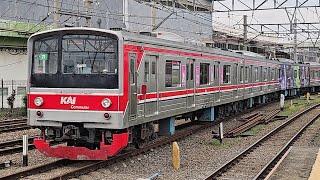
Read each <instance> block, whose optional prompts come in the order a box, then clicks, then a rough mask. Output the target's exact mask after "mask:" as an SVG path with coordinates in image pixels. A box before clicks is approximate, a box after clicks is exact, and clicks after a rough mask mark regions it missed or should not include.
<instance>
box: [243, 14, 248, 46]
mask: <svg viewBox="0 0 320 180" xmlns="http://www.w3.org/2000/svg"><path fill="white" fill-rule="evenodd" d="M247 18H248V16H247V15H244V16H243V48H244V50H245V51H247V50H248V47H247V40H248V21H247Z"/></svg>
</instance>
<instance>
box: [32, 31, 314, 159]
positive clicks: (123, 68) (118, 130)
mask: <svg viewBox="0 0 320 180" xmlns="http://www.w3.org/2000/svg"><path fill="white" fill-rule="evenodd" d="M28 58H29V75H28V76H29V79H28V82H29V83H28V84H29V87H28V124H29V125H30V126H33V127H37V128H39V129H41V136H40V137H39V138H36V139H35V140H34V145H35V146H36V148H37V149H38V150H39V151H40V152H42V153H44V154H45V155H47V156H50V157H57V158H65V159H73V160H105V159H108V157H111V156H115V155H117V154H118V153H119V152H120V151H121V150H123V149H124V148H126V147H127V146H129V145H134V146H136V147H141V146H143V145H144V144H146V143H148V142H149V141H150V140H152V139H154V138H155V137H156V136H157V135H170V134H173V133H174V120H175V118H176V117H180V118H185V119H191V120H192V121H214V120H215V119H216V118H219V117H225V116H229V115H232V114H234V113H239V112H242V111H243V110H245V109H247V108H250V107H252V106H254V105H256V104H261V103H266V102H268V101H271V100H274V99H276V98H278V97H279V94H280V93H281V92H284V93H285V94H286V95H288V96H289V95H296V94H298V93H299V92H301V91H310V90H312V91H315V90H316V88H317V86H319V85H320V84H319V83H320V65H319V64H294V63H292V62H290V61H287V60H269V59H266V58H261V57H251V56H246V55H243V54H239V53H235V52H229V51H223V50H219V49H213V48H207V47H198V46H193V45H190V44H184V43H179V42H173V41H168V40H163V39H159V38H155V37H150V36H145V35H139V34H136V33H130V32H124V31H111V30H103V29H95V28H61V29H55V30H49V31H44V32H40V33H37V34H34V35H32V36H31V37H30V38H29V41H28ZM155 124H158V125H159V132H155V128H154V125H155ZM52 140H54V141H56V142H61V143H63V145H58V146H51V145H50V141H52Z"/></svg>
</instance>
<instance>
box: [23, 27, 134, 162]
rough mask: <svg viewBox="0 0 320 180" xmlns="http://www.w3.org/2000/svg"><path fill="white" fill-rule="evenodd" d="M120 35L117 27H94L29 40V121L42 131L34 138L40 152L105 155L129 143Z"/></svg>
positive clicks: (89, 156) (70, 156)
mask: <svg viewBox="0 0 320 180" xmlns="http://www.w3.org/2000/svg"><path fill="white" fill-rule="evenodd" d="M122 39H123V38H122V37H121V34H118V33H117V32H113V31H103V30H97V29H90V28H68V29H59V30H52V31H47V32H43V33H38V34H36V35H33V36H32V37H31V38H30V39H29V41H28V53H29V54H28V57H29V70H30V71H29V83H28V84H29V87H28V124H29V125H31V126H33V127H38V128H40V129H41V131H42V133H41V137H39V138H37V139H35V141H34V144H35V146H36V148H37V149H38V150H39V151H40V152H42V153H44V154H46V155H47V156H51V157H58V158H66V159H91V160H94V159H96V160H98V159H99V160H101V159H107V158H108V157H109V156H113V155H115V154H117V153H118V152H119V151H121V150H122V149H123V148H124V147H126V146H127V144H128V136H129V135H128V132H127V131H126V128H125V126H126V123H125V121H124V112H125V110H126V107H127V104H128V97H127V94H126V92H127V91H128V87H127V86H126V84H125V83H124V81H125V79H126V78H125V76H124V75H123V74H124V72H127V70H125V69H124V65H123V64H124V63H122V62H123V55H122V54H123V52H122V49H123V48H121V47H122V46H123V42H122V41H123V40H122ZM124 78H125V79H124ZM50 141H56V142H61V143H65V144H66V145H59V146H50V143H49V142H50Z"/></svg>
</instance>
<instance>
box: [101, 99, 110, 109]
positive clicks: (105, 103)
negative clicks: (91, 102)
mask: <svg viewBox="0 0 320 180" xmlns="http://www.w3.org/2000/svg"><path fill="white" fill-rule="evenodd" d="M111 104H112V103H111V101H110V99H108V98H105V99H103V100H102V102H101V105H102V107H104V108H108V107H110V106H111Z"/></svg>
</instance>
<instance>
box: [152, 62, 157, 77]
mask: <svg viewBox="0 0 320 180" xmlns="http://www.w3.org/2000/svg"><path fill="white" fill-rule="evenodd" d="M151 73H152V74H156V62H152V64H151Z"/></svg>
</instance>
